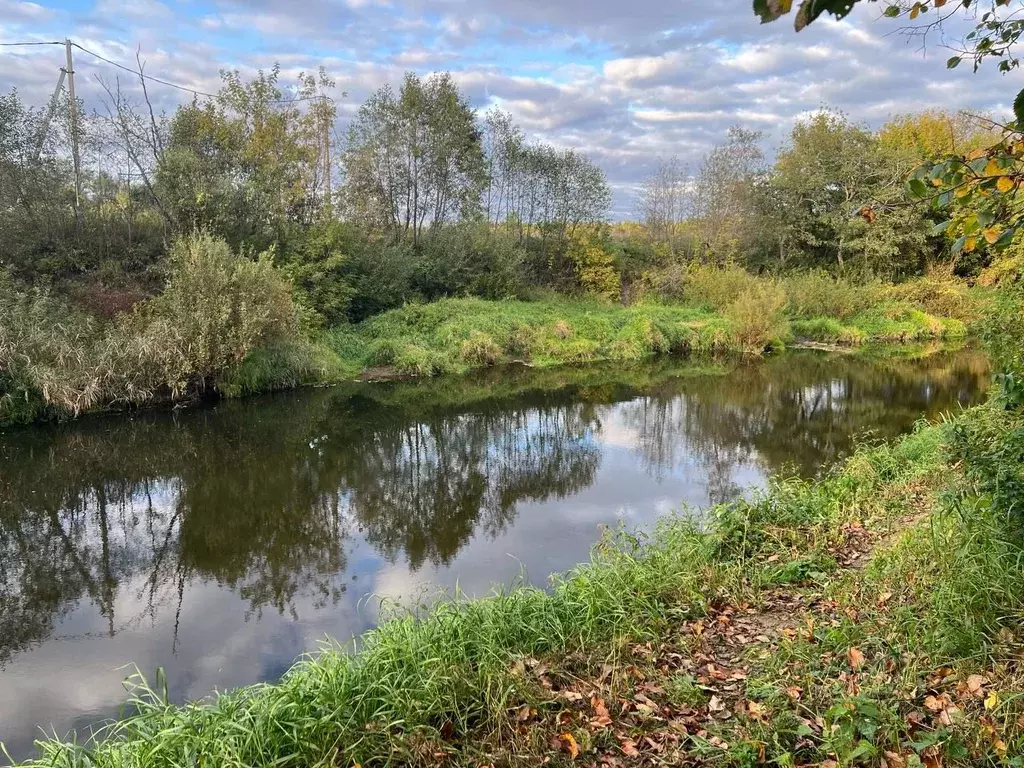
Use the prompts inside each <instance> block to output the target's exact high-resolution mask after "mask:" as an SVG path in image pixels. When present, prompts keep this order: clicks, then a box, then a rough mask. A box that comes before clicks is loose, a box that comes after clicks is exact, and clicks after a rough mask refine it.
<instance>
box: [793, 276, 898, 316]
mask: <svg viewBox="0 0 1024 768" xmlns="http://www.w3.org/2000/svg"><path fill="white" fill-rule="evenodd" d="M783 285H784V286H785V290H786V297H787V299H788V307H787V311H788V312H789V314H790V315H791V316H792V317H796V318H801V319H808V318H814V317H829V318H836V319H838V320H845V319H847V318H849V317H851V316H852V315H855V314H857V313H858V312H862V311H864V310H865V309H867V308H868V307H870V306H872V305H873V304H875V303H877V302H879V301H881V300H882V299H883V298H884V296H885V289H884V286H883V285H882V284H881V283H878V282H868V283H855V282H852V281H849V280H844V279H842V278H839V277H836V276H834V275H832V274H830V273H828V272H826V271H824V270H821V269H812V270H808V271H807V272H797V273H794V274H792V275H788V276H786V277H785V278H784V280H783Z"/></svg>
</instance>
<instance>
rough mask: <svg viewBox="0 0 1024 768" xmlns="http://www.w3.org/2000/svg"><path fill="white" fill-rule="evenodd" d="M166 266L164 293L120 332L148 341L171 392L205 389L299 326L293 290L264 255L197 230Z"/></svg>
mask: <svg viewBox="0 0 1024 768" xmlns="http://www.w3.org/2000/svg"><path fill="white" fill-rule="evenodd" d="M170 265H171V273H170V279H169V280H168V282H167V286H166V288H165V289H164V292H163V293H162V294H161V295H160V296H158V297H156V298H155V299H152V300H151V301H149V302H147V303H146V304H144V305H141V306H140V307H139V308H138V309H137V310H136V312H135V313H134V314H133V316H132V317H131V318H128V319H126V322H125V329H124V330H125V331H127V332H128V333H130V334H133V335H135V336H136V337H137V339H138V340H142V341H141V343H143V344H144V345H146V346H149V348H150V349H151V350H152V352H151V355H152V361H151V364H152V365H154V366H155V367H156V368H157V369H158V370H159V371H160V373H159V378H160V379H161V380H162V381H161V382H160V383H161V384H162V385H163V386H166V387H168V388H169V389H170V390H171V392H172V393H174V395H176V396H177V395H180V394H183V393H185V392H187V391H188V390H189V389H190V388H191V387H199V388H200V389H202V388H205V387H206V386H207V385H209V384H212V383H213V381H214V380H215V379H216V377H217V376H219V375H220V374H221V373H222V372H224V371H230V370H232V369H233V368H235V367H236V366H238V365H239V364H241V362H242V360H244V359H245V357H246V356H247V355H248V354H249V353H250V352H251V351H252V350H254V349H256V348H257V347H259V346H262V345H265V344H271V343H274V342H279V341H283V340H285V339H287V338H289V337H290V336H292V335H294V334H295V332H296V331H297V321H298V317H297V314H296V311H295V306H294V304H293V303H292V298H291V287H290V286H289V285H288V283H287V282H286V281H285V280H284V279H282V278H281V277H280V276H279V275H278V274H277V272H276V271H275V270H274V267H273V264H272V261H271V258H270V256H269V255H268V254H264V255H263V256H260V257H259V258H258V259H257V260H255V261H254V260H250V259H246V258H243V257H239V256H236V255H235V254H233V253H232V252H231V249H230V248H229V247H228V245H227V243H225V242H224V241H223V240H217V239H215V238H214V237H212V236H210V235H206V234H198V235H192V236H190V237H187V238H183V239H181V240H179V241H178V242H177V243H175V244H174V247H173V248H172V249H171V257H170ZM137 343H138V342H137Z"/></svg>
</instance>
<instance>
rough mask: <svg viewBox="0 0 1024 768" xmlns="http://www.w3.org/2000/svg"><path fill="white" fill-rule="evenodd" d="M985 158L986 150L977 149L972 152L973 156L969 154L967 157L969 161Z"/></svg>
mask: <svg viewBox="0 0 1024 768" xmlns="http://www.w3.org/2000/svg"><path fill="white" fill-rule="evenodd" d="M984 156H985V150H984V149H976V150H974V151H973V152H971V154H969V155H968V156H967V159H968V160H980V159H981V158H983V157H984Z"/></svg>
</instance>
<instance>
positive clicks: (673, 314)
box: [0, 235, 978, 425]
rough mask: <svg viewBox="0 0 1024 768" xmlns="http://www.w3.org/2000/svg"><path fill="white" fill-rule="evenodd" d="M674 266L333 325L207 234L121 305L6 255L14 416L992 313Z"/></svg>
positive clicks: (891, 335) (900, 331)
mask: <svg viewBox="0 0 1024 768" xmlns="http://www.w3.org/2000/svg"><path fill="white" fill-rule="evenodd" d="M665 283H666V285H659V287H658V290H657V291H653V289H652V293H651V294H650V295H648V296H647V297H646V299H642V300H640V301H638V303H636V304H635V305H633V306H628V307H625V306H621V305H619V304H613V303H610V302H608V301H599V300H596V299H587V298H581V297H576V298H567V297H559V296H556V295H554V294H551V295H549V297H548V298H544V299H538V300H535V301H516V300H504V301H490V300H485V299H472V298H447V299H441V300H439V301H435V302H431V303H410V304H406V305H404V306H402V307H400V308H397V309H391V310H389V311H387V312H383V313H382V314H378V315H376V316H373V317H371V318H369V319H367V320H364V321H363V322H361V323H358V324H347V325H342V326H338V327H336V328H334V329H332V330H323V329H317V328H318V326H317V325H316V323H317V322H318V320H317V316H316V315H315V313H312V314H311V312H310V310H309V308H308V307H305V306H299V305H297V304H296V303H295V301H294V300H293V293H294V291H295V286H294V285H293V284H291V283H290V282H289V281H288V279H286V277H285V276H284V274H283V273H281V272H280V271H279V270H277V269H276V268H275V267H274V266H273V264H272V259H271V256H270V255H268V254H264V255H262V256H260V257H259V258H258V259H256V260H255V261H254V260H252V259H250V258H248V257H245V256H241V255H239V254H236V253H234V252H232V251H231V249H230V248H229V247H228V245H227V244H226V243H224V242H223V241H220V240H217V239H215V238H212V237H209V236H206V235H196V236H193V237H190V238H184V239H182V240H179V241H178V242H177V243H176V244H175V246H174V248H173V252H172V256H171V258H170V261H169V272H168V275H167V281H166V284H165V286H164V289H163V292H162V293H160V294H159V295H156V296H152V297H149V298H146V299H144V300H142V301H140V302H139V303H137V304H135V305H134V306H133V307H132V309H131V311H127V312H121V313H118V314H115V315H114V316H113V317H107V318H103V317H99V316H97V315H95V314H91V313H89V312H87V311H85V310H83V309H81V308H75V307H74V306H72V305H71V304H69V303H68V302H67V301H66V300H65V298H62V297H61V296H59V295H58V294H56V293H54V292H52V291H50V290H48V289H45V288H38V287H36V288H25V287H23V286H21V285H19V284H17V283H16V282H15V281H14V280H13V279H12V278H11V276H10V275H9V274H7V273H0V425H5V424H11V423H30V422H33V421H42V420H47V419H61V418H68V417H74V416H77V415H79V414H80V413H83V412H86V411H96V410H103V409H117V408H133V407H144V406H150V405H155V404H165V403H185V402H191V401H195V400H198V399H201V398H205V397H209V396H228V397H237V396H241V395H246V394H252V393H258V392H266V391H272V390H279V389H290V388H294V387H298V386H303V385H309V384H332V383H338V382H340V381H344V380H347V379H352V378H357V377H363V378H387V377H392V376H430V375H437V374H444V373H462V372H465V371H467V370H470V369H474V368H483V367H487V366H492V365H498V364H503V363H512V362H519V363H525V364H528V365H531V366H537V367H546V366H553V365H559V364H568V363H585V362H591V361H596V360H612V361H633V360H642V359H645V358H651V357H655V356H659V355H663V356H667V355H673V356H690V355H712V354H732V355H736V356H741V355H742V356H747V357H750V356H759V355H762V354H764V353H765V352H766V351H769V350H775V349H779V348H782V347H784V346H785V345H786V344H788V343H791V342H793V341H800V340H813V341H820V342H828V343H831V344H850V345H852V344H862V343H866V342H871V341H885V342H921V341H927V340H937V339H950V338H957V337H962V336H964V335H965V334H966V331H967V325H966V322H969V321H971V320H973V319H974V318H975V317H976V316H977V315H978V310H977V302H976V300H975V299H974V297H973V296H972V295H971V294H970V293H969V292H968V291H967V289H966V288H965V287H964V286H963V285H961V284H959V283H956V282H955V281H950V280H933V279H930V278H923V279H920V280H917V281H913V282H910V283H904V284H901V285H899V286H892V285H885V284H881V283H870V284H854V283H850V282H847V281H844V280H842V279H839V278H836V277H832V276H830V275H828V274H826V273H816V272H811V273H803V274H799V275H792V276H789V277H785V278H769V277H761V276H756V275H752V274H750V273H748V272H746V271H744V270H743V269H740V268H738V267H726V268H720V267H712V266H706V265H704V266H702V265H699V264H691V265H689V266H687V267H685V268H684V269H683V270H682V272H681V274H680V276H678V277H675V276H671V277H670V278H665ZM655 298H657V301H655ZM319 319H320V320H322V319H323V318H319ZM314 329H316V330H314Z"/></svg>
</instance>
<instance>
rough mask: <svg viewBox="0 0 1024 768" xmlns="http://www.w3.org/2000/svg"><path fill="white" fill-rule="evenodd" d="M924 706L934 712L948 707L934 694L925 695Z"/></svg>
mask: <svg viewBox="0 0 1024 768" xmlns="http://www.w3.org/2000/svg"><path fill="white" fill-rule="evenodd" d="M924 706H925V709H929V710H931V711H932V712H941V711H942V710H944V709H945V708H946V705H945V704H944V703H943V702H942V701H940V700H939V699H937V698H935V697H934V696H925V697H924Z"/></svg>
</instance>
